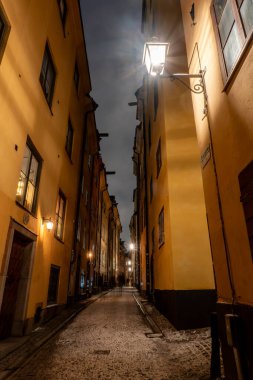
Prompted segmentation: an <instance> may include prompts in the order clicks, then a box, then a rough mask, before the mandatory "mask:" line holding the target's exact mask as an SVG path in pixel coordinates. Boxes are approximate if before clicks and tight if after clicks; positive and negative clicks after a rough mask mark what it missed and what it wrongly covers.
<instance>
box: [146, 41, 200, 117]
mask: <svg viewBox="0 0 253 380" xmlns="http://www.w3.org/2000/svg"><path fill="white" fill-rule="evenodd" d="M168 51H169V43H168V42H158V41H157V38H156V37H153V38H152V40H151V41H150V42H146V43H145V45H144V52H143V63H144V64H145V65H146V68H147V71H148V74H149V75H151V76H154V77H163V78H170V79H172V80H174V79H176V80H178V81H179V82H180V83H182V84H183V85H184V86H185V87H187V88H188V89H189V90H191V91H192V92H194V93H195V94H201V93H203V94H204V97H205V109H204V113H205V114H206V111H207V109H206V103H207V102H206V101H207V94H206V89H205V83H204V76H205V73H206V71H205V70H200V71H199V72H198V73H196V74H190V73H174V74H172V73H169V72H168V71H167V70H166V68H165V64H166V57H167V54H168ZM190 78H195V79H200V81H199V82H198V83H195V84H194V85H193V87H191V86H189V85H188V83H186V82H185V81H184V79H190Z"/></svg>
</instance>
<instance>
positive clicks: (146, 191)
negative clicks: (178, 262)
mask: <svg viewBox="0 0 253 380" xmlns="http://www.w3.org/2000/svg"><path fill="white" fill-rule="evenodd" d="M142 103H143V122H142V126H143V140H144V173H145V199H144V201H145V202H144V207H145V219H146V220H145V222H146V293H147V295H148V297H150V296H151V287H150V257H149V220H148V179H147V136H146V122H145V105H144V99H142Z"/></svg>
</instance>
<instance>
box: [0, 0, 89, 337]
mask: <svg viewBox="0 0 253 380" xmlns="http://www.w3.org/2000/svg"><path fill="white" fill-rule="evenodd" d="M0 20H1V28H0V30H1V35H0V52H1V53H0V54H1V63H0V104H1V121H0V124H1V131H2V138H1V142H0V151H1V156H0V160H1V167H2V175H1V182H0V208H1V221H0V224H1V225H0V230H1V234H0V268H1V272H0V273H1V275H0V304H1V311H0V319H1V326H3V328H2V329H1V337H5V336H8V335H22V334H24V333H27V332H29V331H30V330H31V328H32V326H33V324H34V322H35V323H36V322H38V321H40V320H41V316H42V314H44V316H45V317H46V315H48V316H49V315H50V314H51V313H52V310H53V309H59V308H60V307H61V306H62V305H64V304H66V302H67V296H68V295H72V294H73V292H74V289H73V287H72V285H71V282H70V288H68V285H69V277H70V275H71V274H70V261H71V255H72V248H73V245H72V243H73V233H74V221H75V219H76V215H75V213H76V202H77V188H78V181H79V169H80V150H81V141H82V138H83V122H84V119H83V118H84V113H85V110H86V109H89V107H90V103H91V101H90V99H89V97H87V96H86V94H87V93H89V91H90V90H91V85H90V77H89V70H88V64H87V58H86V51H85V43H84V37H83V30H82V21H81V16H80V9H79V4H78V1H58V2H57V1H49V0H48V1H35V0H34V1H30V2H29V3H27V2H26V1H23V0H21V1H19V2H15V3H13V2H9V1H5V0H1V1H0ZM50 222H52V223H53V229H51V230H48V229H47V228H52V224H51V225H50Z"/></svg>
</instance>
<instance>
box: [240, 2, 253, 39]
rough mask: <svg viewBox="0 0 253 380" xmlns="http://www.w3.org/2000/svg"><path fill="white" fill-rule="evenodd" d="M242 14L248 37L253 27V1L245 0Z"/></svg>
mask: <svg viewBox="0 0 253 380" xmlns="http://www.w3.org/2000/svg"><path fill="white" fill-rule="evenodd" d="M240 12H241V16H242V21H243V25H244V28H245V32H246V35H248V34H249V32H250V31H251V29H252V26H253V1H252V0H244V2H243V4H242V6H241V9H240Z"/></svg>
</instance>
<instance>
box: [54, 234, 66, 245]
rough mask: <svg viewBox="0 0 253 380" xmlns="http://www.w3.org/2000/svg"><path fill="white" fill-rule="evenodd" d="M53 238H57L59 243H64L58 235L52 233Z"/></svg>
mask: <svg viewBox="0 0 253 380" xmlns="http://www.w3.org/2000/svg"><path fill="white" fill-rule="evenodd" d="M54 237H55V239H56V240H58V242H59V243H61V244H64V241H63V240H62V239H61V238H59V237H58V236H56V235H54Z"/></svg>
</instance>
